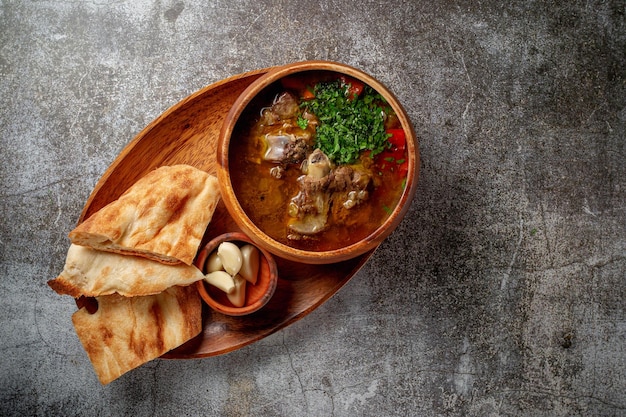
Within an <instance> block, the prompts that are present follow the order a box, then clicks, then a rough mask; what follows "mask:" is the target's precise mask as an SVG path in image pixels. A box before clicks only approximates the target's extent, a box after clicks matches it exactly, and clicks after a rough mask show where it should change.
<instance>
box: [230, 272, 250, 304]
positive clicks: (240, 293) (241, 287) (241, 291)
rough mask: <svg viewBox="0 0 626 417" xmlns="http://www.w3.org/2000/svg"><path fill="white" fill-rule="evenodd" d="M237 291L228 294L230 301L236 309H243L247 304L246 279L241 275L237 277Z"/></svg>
mask: <svg viewBox="0 0 626 417" xmlns="http://www.w3.org/2000/svg"><path fill="white" fill-rule="evenodd" d="M234 282H235V290H234V291H232V292H230V293H228V294H227V296H228V301H230V302H231V303H232V304H233V306H235V307H243V306H244V304H245V303H246V282H248V281H246V279H245V278H244V277H242V276H241V275H235V278H234Z"/></svg>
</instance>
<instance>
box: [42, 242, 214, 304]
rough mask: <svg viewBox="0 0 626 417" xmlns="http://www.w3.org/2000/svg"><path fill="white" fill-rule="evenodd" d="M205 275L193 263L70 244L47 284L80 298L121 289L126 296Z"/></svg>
mask: <svg viewBox="0 0 626 417" xmlns="http://www.w3.org/2000/svg"><path fill="white" fill-rule="evenodd" d="M203 278H204V275H203V274H202V271H200V270H199V269H198V268H196V267H195V266H194V265H185V264H177V265H164V264H162V263H160V262H156V261H153V260H150V259H146V258H140V257H137V256H128V255H120V254H117V253H111V252H102V251H98V250H94V249H91V248H88V247H85V246H79V245H70V248H69V250H68V251H67V258H66V260H65V266H64V267H63V271H62V272H61V274H60V275H59V276H58V277H57V278H55V279H53V280H50V281H48V285H49V286H50V287H51V288H52V289H53V290H54V291H56V292H57V293H58V294H61V295H71V296H72V297H74V298H78V297H80V296H81V295H84V296H87V297H98V296H101V295H109V294H113V293H118V294H120V295H123V296H127V297H134V296H140V295H152V294H158V293H160V292H161V291H164V290H165V289H167V288H169V287H172V286H174V285H181V286H186V285H190V284H193V283H194V282H196V281H199V280H201V279H203Z"/></svg>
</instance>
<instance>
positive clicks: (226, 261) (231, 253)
mask: <svg viewBox="0 0 626 417" xmlns="http://www.w3.org/2000/svg"><path fill="white" fill-rule="evenodd" d="M217 256H219V258H220V260H221V261H222V266H223V268H224V271H226V272H228V273H229V274H230V275H232V276H235V275H237V274H238V273H239V270H240V269H241V264H242V262H243V261H242V259H241V251H240V250H239V247H238V246H237V245H235V244H234V243H231V242H222V243H220V245H219V247H218V248H217Z"/></svg>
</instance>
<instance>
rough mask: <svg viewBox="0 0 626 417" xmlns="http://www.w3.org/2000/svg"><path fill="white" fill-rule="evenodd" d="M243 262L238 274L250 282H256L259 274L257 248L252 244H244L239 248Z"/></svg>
mask: <svg viewBox="0 0 626 417" xmlns="http://www.w3.org/2000/svg"><path fill="white" fill-rule="evenodd" d="M240 251H241V257H242V259H243V263H242V265H241V269H240V270H239V275H241V276H242V277H244V278H245V279H246V281H248V282H249V283H250V284H252V285H254V284H256V280H257V277H258V275H259V265H260V259H259V250H258V249H257V248H256V247H254V246H252V245H244V246H242V247H241V249H240Z"/></svg>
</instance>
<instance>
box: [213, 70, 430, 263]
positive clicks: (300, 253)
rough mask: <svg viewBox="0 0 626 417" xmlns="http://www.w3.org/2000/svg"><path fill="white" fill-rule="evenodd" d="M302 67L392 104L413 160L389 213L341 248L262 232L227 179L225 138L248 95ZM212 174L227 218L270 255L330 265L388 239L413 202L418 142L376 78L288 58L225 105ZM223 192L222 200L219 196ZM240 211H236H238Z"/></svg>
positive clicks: (403, 112)
mask: <svg viewBox="0 0 626 417" xmlns="http://www.w3.org/2000/svg"><path fill="white" fill-rule="evenodd" d="M308 71H331V72H337V73H340V74H344V75H348V76H351V77H353V78H356V79H358V80H360V81H362V82H364V83H366V84H367V85H369V86H370V87H372V88H373V89H374V90H375V91H376V92H378V93H379V94H381V95H382V96H383V97H384V98H385V100H387V102H388V103H389V105H390V106H391V107H392V109H393V110H394V112H395V113H396V115H397V117H398V119H399V121H400V124H401V126H402V128H403V130H404V131H405V136H406V138H407V153H408V154H412V155H413V158H408V159H409V164H408V171H407V180H406V185H405V188H404V191H403V192H402V195H401V196H400V199H399V200H398V203H397V204H396V206H395V208H394V209H393V210H392V211H391V213H390V214H389V216H388V217H387V218H386V219H385V221H384V222H383V223H381V224H380V225H379V226H378V227H377V228H376V229H375V230H373V231H372V232H371V233H370V234H369V235H368V236H366V237H364V238H363V239H361V240H360V241H358V242H355V243H352V244H350V245H348V246H344V247H341V248H337V249H333V250H327V251H307V250H303V249H297V248H294V247H292V246H289V245H286V244H284V243H281V242H278V241H277V240H275V239H273V238H271V237H270V236H268V235H267V234H266V233H265V232H263V231H262V230H261V229H259V228H258V227H257V226H256V225H255V224H254V223H253V222H252V220H251V219H250V218H249V216H248V215H247V214H246V213H245V211H244V209H243V207H241V204H240V203H239V201H238V200H237V197H236V195H235V193H234V190H233V187H232V183H231V181H230V178H229V175H228V171H229V161H228V158H229V145H230V144H229V141H228V140H227V139H228V138H229V137H230V136H231V134H232V132H233V130H234V127H235V126H236V124H237V122H238V120H239V117H240V116H241V115H242V113H243V111H244V110H245V108H246V107H247V106H248V105H249V104H250V102H251V101H252V100H253V99H254V97H255V96H256V95H257V94H258V93H260V92H261V91H263V90H264V89H265V88H266V87H268V86H270V85H271V84H273V83H274V82H277V81H278V80H280V79H281V78H283V77H285V76H287V75H293V74H296V73H301V72H308ZM217 163H218V170H217V177H218V180H219V184H220V189H221V192H222V195H223V198H222V200H224V204H225V205H226V208H227V210H228V211H229V212H230V213H231V216H232V217H233V219H234V220H235V222H236V223H237V224H238V225H239V227H241V228H242V229H243V230H244V231H245V232H246V233H247V234H248V235H249V237H250V238H251V239H252V240H253V241H254V242H255V243H256V244H257V245H258V246H259V247H264V248H266V249H267V250H268V251H270V252H271V253H273V254H274V255H276V256H279V257H282V258H285V259H289V260H293V261H297V262H302V263H312V264H326V263H334V262H339V261H343V260H347V259H351V258H354V257H356V256H359V255H362V254H363V253H365V252H367V251H368V250H371V249H374V248H375V247H376V246H378V245H379V244H380V243H381V242H382V241H383V240H384V239H385V238H386V237H388V236H389V235H390V234H391V233H392V232H393V231H394V230H395V228H396V227H397V226H398V224H399V223H400V221H401V220H402V218H403V217H404V215H405V214H406V212H407V211H408V209H409V206H410V203H411V201H412V200H413V197H414V195H415V192H416V189H417V183H418V177H419V167H420V154H419V146H418V140H417V137H416V135H415V131H414V128H413V124H412V123H411V121H410V119H409V117H408V115H407V113H406V110H405V109H404V107H403V106H402V105H401V104H400V102H399V100H398V99H397V98H396V96H395V95H394V94H393V93H392V92H391V91H390V90H389V89H388V88H387V87H386V86H385V85H383V84H382V83H381V82H380V81H378V80H376V79H375V78H374V77H372V76H371V75H369V74H367V73H365V72H363V71H361V70H359V69H357V68H354V67H352V66H350V65H347V64H343V63H340V62H335V61H323V60H312V61H300V62H294V63H290V64H286V65H282V66H278V67H274V68H273V69H271V70H270V71H268V72H267V73H266V74H265V75H263V76H261V77H259V78H258V79H257V80H255V81H254V82H252V83H251V84H250V85H249V86H248V87H247V88H246V89H245V90H244V91H243V92H242V93H241V94H240V95H239V97H238V98H237V99H236V100H235V102H234V103H233V105H232V107H231V108H230V110H229V112H228V114H227V116H226V118H225V119H224V123H223V124H222V128H221V129H220V135H219V138H218V148H217ZM224 196H226V197H227V198H224ZM231 204H232V205H233V206H231ZM239 213H241V215H239Z"/></svg>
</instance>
